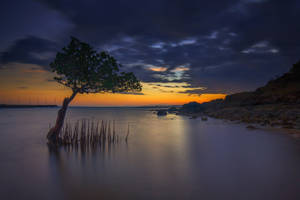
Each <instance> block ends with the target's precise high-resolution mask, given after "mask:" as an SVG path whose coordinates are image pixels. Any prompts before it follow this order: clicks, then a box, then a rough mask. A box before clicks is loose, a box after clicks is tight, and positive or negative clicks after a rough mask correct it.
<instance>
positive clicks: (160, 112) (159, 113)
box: [157, 110, 167, 116]
mask: <svg viewBox="0 0 300 200" xmlns="http://www.w3.org/2000/svg"><path fill="white" fill-rule="evenodd" d="M157 115H158V116H165V115H167V111H165V110H159V111H157Z"/></svg>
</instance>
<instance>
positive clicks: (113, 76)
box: [47, 37, 142, 143]
mask: <svg viewBox="0 0 300 200" xmlns="http://www.w3.org/2000/svg"><path fill="white" fill-rule="evenodd" d="M50 67H51V69H52V71H53V72H55V73H56V76H55V77H54V79H55V80H56V81H57V82H58V83H60V84H62V85H64V86H66V87H69V88H71V89H72V95H71V96H69V97H66V98H65V99H64V100H63V103H62V107H61V108H60V109H59V111H58V115H57V119H56V123H55V126H54V127H52V128H51V129H50V131H49V132H48V134H47V139H48V141H49V142H51V143H58V142H59V133H60V132H61V129H62V127H63V124H64V119H65V115H66V111H67V108H68V106H69V104H70V102H71V101H72V100H73V99H74V97H75V96H76V95H77V94H78V93H79V94H84V93H86V94H88V93H106V92H110V93H121V92H138V91H141V90H142V86H141V84H140V81H139V80H138V79H137V78H136V77H135V75H134V74H133V73H132V72H129V73H127V72H120V71H119V67H120V64H118V62H117V61H116V59H115V58H113V57H112V56H111V55H109V54H108V53H106V52H97V51H96V50H95V49H93V48H92V47H91V46H90V45H89V44H87V43H84V42H81V41H79V40H78V39H76V38H74V37H71V42H70V43H69V44H68V45H67V46H66V47H64V48H63V49H62V52H58V53H57V54H56V57H55V59H54V61H53V62H52V63H50Z"/></svg>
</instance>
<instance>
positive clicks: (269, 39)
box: [0, 0, 300, 94]
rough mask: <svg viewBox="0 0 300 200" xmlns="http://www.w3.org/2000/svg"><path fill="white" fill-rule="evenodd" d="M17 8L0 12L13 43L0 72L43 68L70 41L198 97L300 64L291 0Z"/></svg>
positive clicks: (6, 47)
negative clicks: (15, 65) (9, 67)
mask: <svg viewBox="0 0 300 200" xmlns="http://www.w3.org/2000/svg"><path fill="white" fill-rule="evenodd" d="M21 2H22V1H20V3H19V4H17V3H15V4H14V5H12V4H13V3H11V2H9V1H8V2H7V3H6V7H5V6H4V8H3V7H1V8H0V13H2V15H4V16H2V17H1V18H2V19H1V20H2V21H1V28H2V29H6V27H8V29H6V31H4V32H3V33H2V34H3V37H2V38H6V40H7V41H12V42H11V43H5V42H3V43H2V44H3V45H2V46H1V47H0V49H1V50H2V52H3V53H2V54H1V65H2V66H4V65H5V64H7V63H10V62H20V63H31V64H38V65H41V66H44V67H45V69H47V66H48V63H49V62H50V61H51V59H53V57H54V55H55V52H56V51H57V50H59V49H61V48H62V47H63V46H64V45H65V44H66V43H67V42H68V41H69V36H70V35H73V36H75V37H78V38H80V39H81V40H83V41H87V42H89V43H91V44H92V45H93V46H94V47H95V48H97V49H98V50H106V51H109V52H110V53H111V54H112V55H114V56H115V57H116V58H117V59H118V60H119V62H120V63H122V64H123V69H124V70H125V71H133V72H135V73H136V74H137V76H138V77H139V78H140V79H141V80H142V81H144V82H160V83H166V82H177V83H182V82H186V83H188V84H190V87H194V88H197V87H204V88H205V89H204V90H200V89H194V90H193V89H189V90H186V91H185V93H190V94H199V93H214V92H217V93H233V92H237V91H242V90H251V89H254V88H256V87H258V86H259V85H262V84H264V83H265V82H266V81H268V80H269V79H270V78H272V77H274V76H275V75H279V74H282V73H284V72H286V71H287V70H288V69H289V67H290V66H291V65H292V63H294V62H296V61H297V60H298V59H300V56H299V54H297V52H300V44H299V42H298V41H299V33H300V24H299V22H298V19H299V18H300V12H299V11H300V2H299V1H297V0H290V1H282V0H224V1H217V0H210V1H199V0H186V1H181V0H153V1H140V0H131V1H119V0H110V1H96V0H90V1H72V2H70V1H69V0H49V1H48V0H36V1H29V3H28V4H27V5H26V6H24V5H23V4H24V3H21ZM22 5H23V6H22ZM7 8H10V9H11V11H10V12H7V11H6V12H5V11H4V9H7ZM37 9H38V10H37ZM11 13H14V15H12V14H11ZM41 13H42V15H41ZM4 19H6V20H4ZM9 19H11V20H9ZM15 19H20V20H15ZM11 23H14V24H11ZM11 27H17V29H16V28H11ZM16 31H17V33H18V34H16Z"/></svg>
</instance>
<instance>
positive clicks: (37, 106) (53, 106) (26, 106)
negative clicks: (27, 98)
mask: <svg viewBox="0 0 300 200" xmlns="http://www.w3.org/2000/svg"><path fill="white" fill-rule="evenodd" d="M55 107H58V106H57V105H9V104H0V108H55Z"/></svg>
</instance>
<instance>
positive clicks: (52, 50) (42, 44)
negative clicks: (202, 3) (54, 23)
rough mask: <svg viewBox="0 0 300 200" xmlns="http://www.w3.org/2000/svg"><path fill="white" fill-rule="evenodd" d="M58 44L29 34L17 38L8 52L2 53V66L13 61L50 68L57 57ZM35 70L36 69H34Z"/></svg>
mask: <svg viewBox="0 0 300 200" xmlns="http://www.w3.org/2000/svg"><path fill="white" fill-rule="evenodd" d="M57 50H58V48H57V44H56V43H54V42H52V41H49V40H46V39H42V38H38V37H34V36H29V37H26V38H24V39H19V40H16V41H15V43H14V44H13V45H12V46H10V47H9V48H8V49H7V51H6V52H2V53H1V55H0V67H1V66H3V65H5V64H7V63H11V62H18V63H26V64H37V65H41V66H43V67H45V68H46V69H48V67H47V66H48V65H49V63H50V62H51V60H52V59H53V58H54V57H55V54H56V51H57ZM33 70H34V69H33Z"/></svg>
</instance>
